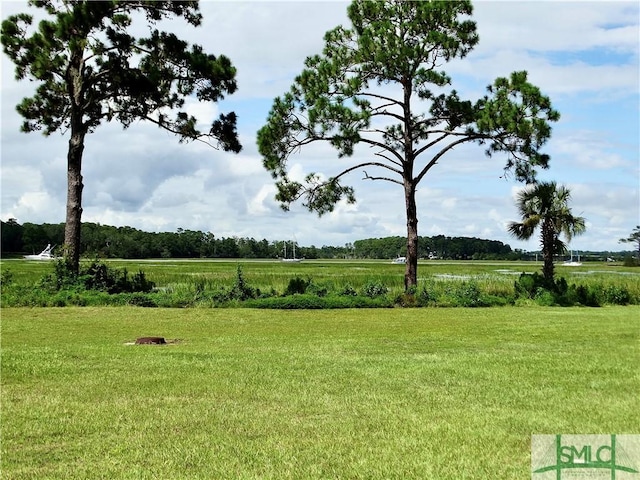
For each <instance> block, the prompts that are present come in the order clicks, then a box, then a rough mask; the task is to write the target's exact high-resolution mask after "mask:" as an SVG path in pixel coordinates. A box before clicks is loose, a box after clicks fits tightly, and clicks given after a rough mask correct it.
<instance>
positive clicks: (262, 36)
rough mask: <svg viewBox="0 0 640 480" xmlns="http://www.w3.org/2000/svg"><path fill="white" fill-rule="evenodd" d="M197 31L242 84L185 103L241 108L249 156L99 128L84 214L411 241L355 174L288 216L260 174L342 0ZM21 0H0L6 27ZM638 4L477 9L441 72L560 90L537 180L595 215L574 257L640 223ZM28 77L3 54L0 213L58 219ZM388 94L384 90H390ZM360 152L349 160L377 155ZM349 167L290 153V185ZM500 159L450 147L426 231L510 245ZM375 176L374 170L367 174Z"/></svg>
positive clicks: (214, 6)
mask: <svg viewBox="0 0 640 480" xmlns="http://www.w3.org/2000/svg"><path fill="white" fill-rule="evenodd" d="M200 5H201V9H202V12H203V15H204V24H203V26H202V28H199V29H191V28H187V27H186V26H184V24H183V23H184V22H168V23H164V24H163V26H166V27H167V28H171V29H174V30H175V31H176V32H177V33H178V34H179V35H181V36H184V38H186V39H187V40H189V41H190V42H194V43H199V44H201V45H203V47H204V49H205V51H208V52H211V53H214V54H225V55H227V56H228V57H229V58H230V59H231V60H232V62H233V64H234V65H235V66H236V68H237V69H238V76H237V79H238V85H239V90H238V92H237V93H236V94H234V95H232V96H229V97H228V98H227V99H226V100H225V101H224V102H222V103H220V104H218V105H216V104H202V103H199V102H196V101H195V100H190V101H189V102H188V103H187V110H188V111H189V112H191V113H193V114H195V115H196V117H197V118H198V119H200V120H201V122H202V124H203V128H204V126H205V125H206V126H208V124H210V122H211V120H212V119H213V118H215V117H216V116H217V115H218V114H219V112H229V111H231V110H236V111H242V112H243V115H240V116H239V123H238V128H239V133H240V137H241V140H242V143H243V145H244V149H243V152H242V153H241V154H240V155H233V154H229V153H225V152H221V151H218V150H214V149H212V148H210V147H207V146H206V145H203V144H200V143H197V142H196V143H191V144H179V143H178V141H177V139H176V138H175V137H174V136H173V135H171V134H168V133H166V132H163V131H162V130H160V129H159V128H157V127H156V126H155V125H152V124H144V123H136V124H134V125H132V126H131V128H129V129H128V130H124V131H123V130H122V128H121V127H120V126H119V125H117V124H107V125H103V126H100V127H99V128H98V129H97V131H96V133H94V134H92V135H89V136H88V137H87V141H86V146H85V158H84V167H83V175H84V181H85V190H84V200H85V205H84V207H85V211H84V217H83V218H84V220H85V221H99V222H100V223H103V224H114V225H117V226H121V225H130V226H133V227H137V228H142V229H147V230H152V231H159V230H175V229H176V228H178V227H181V228H192V229H200V230H208V231H211V232H213V233H214V234H215V235H216V236H218V237H220V236H234V235H237V236H250V237H254V238H267V239H270V240H275V239H284V238H291V237H292V236H294V235H295V237H296V239H297V241H298V242H299V243H301V244H303V245H311V244H315V245H318V246H321V245H344V244H345V243H348V242H353V241H354V240H357V239H360V238H369V237H381V236H387V235H405V234H406V220H405V217H404V198H403V192H402V188H401V187H400V186H398V185H393V184H389V183H387V182H371V181H363V180H362V176H363V174H362V172H361V171H357V172H353V173H352V174H351V175H349V176H348V177H345V183H346V184H348V185H352V186H354V188H355V189H356V197H357V199H358V203H357V204H356V205H347V204H346V203H344V202H343V203H340V204H339V205H338V206H337V207H336V209H335V211H334V212H332V213H331V214H328V215H325V216H323V217H321V218H318V217H317V215H316V214H314V213H310V212H307V211H306V210H305V209H304V208H302V207H301V206H300V205H299V204H295V205H292V207H291V211H290V212H283V211H282V210H281V209H280V208H279V206H278V205H277V202H276V201H275V200H274V199H273V196H274V193H275V187H274V186H273V180H272V179H271V177H270V175H269V173H268V172H266V171H265V170H264V168H263V166H262V160H261V158H260V156H259V154H258V152H257V149H256V145H255V133H256V129H257V128H259V126H260V124H261V122H263V121H264V120H265V119H266V117H267V113H268V110H269V108H270V104H271V101H272V100H273V98H274V97H275V96H277V95H281V94H283V93H285V92H286V91H287V90H288V89H289V87H290V85H291V82H292V80H293V78H294V77H295V76H296V75H297V74H299V73H300V71H301V70H302V68H303V61H304V58H305V57H306V56H308V55H311V54H315V53H320V51H321V49H322V46H323V35H324V33H325V32H326V31H327V30H329V29H331V28H334V27H335V26H337V25H339V24H345V23H346V22H345V20H346V13H345V12H346V6H347V3H346V2H257V1H254V2H201V4H200ZM24 6H25V3H22V2H3V3H2V16H3V18H4V17H5V16H6V15H7V14H9V13H15V12H19V11H23V10H24ZM638 9H639V7H638V4H637V3H635V2H553V3H551V2H509V3H508V4H507V3H504V2H476V3H475V15H474V19H475V20H476V21H477V23H478V28H479V33H480V43H479V45H478V47H477V48H476V50H475V51H474V52H472V54H471V55H469V56H468V57H467V58H466V59H464V60H462V61H456V62H453V63H452V64H450V65H449V66H444V67H443V68H445V69H446V70H447V71H448V72H449V73H450V74H451V75H452V76H453V79H454V87H455V88H457V89H458V91H459V92H460V93H461V96H468V97H469V98H471V99H475V98H477V97H478V96H480V95H483V94H484V88H485V86H486V84H488V83H489V82H491V81H492V80H493V79H494V78H495V77H496V76H504V75H508V74H509V73H510V72H512V71H514V70H518V69H526V70H528V71H529V76H530V80H531V81H532V82H533V83H535V84H537V85H539V86H540V87H541V89H542V90H543V92H544V93H546V94H549V95H551V98H552V100H553V102H554V105H558V108H560V107H561V114H562V120H561V122H559V123H558V124H557V126H556V128H555V129H554V136H553V138H552V140H551V142H550V143H549V144H548V151H549V153H550V154H551V156H552V160H551V168H550V169H549V170H548V171H545V172H543V173H542V174H541V179H553V180H557V181H558V182H560V183H565V184H568V185H570V187H571V188H572V191H573V193H574V195H573V206H574V209H575V212H576V213H578V214H581V215H584V216H585V217H586V218H587V220H588V227H589V228H588V230H587V233H586V234H585V235H584V236H582V237H579V238H577V239H576V240H575V241H574V243H575V245H576V248H580V249H598V248H609V249H618V248H621V247H620V245H619V244H618V243H617V240H618V239H619V238H621V237H623V236H625V235H627V234H628V233H629V231H631V229H632V228H633V227H634V226H635V225H637V223H638V218H640V211H639V210H640V208H639V206H638V205H639V203H640V202H639V193H638V190H639V188H638V183H639V182H638V175H639V171H638V167H639V159H638V151H639V150H640V145H639V143H638V142H639V140H638V135H637V131H638V111H639V110H640V109H639V108H638V91H639V90H640V88H639V87H640V85H639V84H640V81H639V79H638V71H639V70H638V48H639V47H638V42H637V39H638ZM33 88H34V84H32V83H30V82H22V83H17V82H15V81H14V80H13V67H12V66H11V64H10V63H9V62H8V60H7V58H6V56H3V57H2V104H1V108H2V127H3V128H2V131H1V132H0V135H1V140H2V165H1V167H0V169H1V175H2V204H1V209H0V216H2V218H3V220H6V219H7V218H9V217H15V218H18V220H19V221H21V222H25V221H30V222H60V221H63V220H64V214H65V209H64V202H65V195H66V173H65V164H66V147H67V137H65V136H61V135H59V134H54V135H52V136H51V137H49V138H45V137H43V136H41V135H39V134H37V133H34V134H28V135H27V134H22V133H19V132H18V129H19V125H20V123H21V122H20V119H19V117H18V115H17V114H16V113H15V104H16V103H17V102H18V101H19V100H20V99H21V98H22V97H24V96H28V95H31V94H32V92H33ZM385 88H388V87H385ZM370 154H371V150H370V149H368V148H358V149H357V150H356V154H355V156H354V159H355V160H358V159H360V160H361V159H366V158H369V157H367V155H370ZM354 159H352V160H348V159H337V158H336V153H335V151H334V150H333V149H332V148H330V147H328V146H326V145H322V146H317V147H313V148H305V149H303V150H302V151H301V152H300V153H299V154H297V155H294V156H292V157H291V159H290V167H291V169H290V176H291V178H292V179H294V180H298V181H301V180H303V179H304V177H305V176H306V174H307V173H309V172H311V171H314V172H318V173H320V174H322V175H323V178H326V177H328V176H331V175H335V174H336V173H337V172H339V171H341V169H343V168H344V167H345V166H347V165H349V162H350V161H353V160H354ZM503 163H504V158H498V157H496V158H494V159H487V158H485V156H484V153H483V148H482V147H478V146H476V145H469V146H465V147H464V148H457V149H456V150H455V151H452V152H450V154H449V155H447V156H446V157H445V158H443V159H442V161H441V162H439V164H438V165H436V166H435V167H434V168H433V170H432V171H430V172H429V173H428V174H427V175H426V176H425V178H424V180H423V182H422V183H421V184H420V185H419V188H418V196H417V201H418V216H419V222H420V223H419V233H420V235H439V234H444V235H449V236H455V235H472V236H487V237H490V238H493V239H497V240H500V241H503V242H505V243H509V244H510V245H512V247H515V248H526V249H537V248H538V246H537V243H538V241H537V239H532V240H531V241H529V242H517V241H515V240H513V239H512V238H510V237H509V236H508V234H507V233H506V230H505V225H506V223H507V222H508V221H511V220H515V219H517V211H516V209H515V206H514V204H515V193H516V192H517V191H518V190H519V188H521V187H520V186H518V185H515V184H513V183H509V181H505V180H500V178H499V177H500V176H501V175H502V173H503V172H502V165H503ZM368 173H369V174H373V172H371V171H369V172H368Z"/></svg>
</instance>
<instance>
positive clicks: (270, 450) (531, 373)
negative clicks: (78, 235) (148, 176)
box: [0, 307, 640, 479]
mask: <svg viewBox="0 0 640 480" xmlns="http://www.w3.org/2000/svg"><path fill="white" fill-rule="evenodd" d="M1 314H2V318H1V321H2V325H1V326H2V372H1V373H2V457H1V465H0V470H1V473H2V478H3V479H19V478H24V479H54V478H56V479H95V478H105V479H120V478H130V479H152V478H154V479H155V478H157V479H182V478H184V479H199V478H201V479H258V478H260V479H314V478H317V479H320V478H322V479H334V478H335V479H343V478H344V479H396V478H397V479H409V478H411V479H523V478H530V442H531V434H532V433H549V434H552V433H638V432H639V431H640V400H639V392H640V388H639V387H640V382H639V377H638V365H640V343H639V332H640V308H638V307H606V308H599V309H588V308H567V309H563V308H542V307H536V308H524V307H519V308H511V307H508V308H506V307H505V308H491V309H376V310H340V311H274V310H268V311H263V310H260V311H258V310H249V309H220V310H216V309H185V310H180V309H172V310H164V309H141V308H133V307H128V308H124V307H123V308H61V309H2V311H1ZM151 335H157V336H164V337H165V338H167V339H178V341H177V343H175V344H170V345H166V346H134V345H128V343H130V342H133V341H134V340H135V339H136V337H140V336H151Z"/></svg>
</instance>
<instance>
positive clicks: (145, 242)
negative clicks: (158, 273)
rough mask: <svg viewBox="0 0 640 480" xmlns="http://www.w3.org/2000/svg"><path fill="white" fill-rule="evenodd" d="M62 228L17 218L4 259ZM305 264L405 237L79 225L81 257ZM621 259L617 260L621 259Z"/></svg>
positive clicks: (356, 254)
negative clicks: (304, 241)
mask: <svg viewBox="0 0 640 480" xmlns="http://www.w3.org/2000/svg"><path fill="white" fill-rule="evenodd" d="M63 242H64V223H58V224H51V223H43V224H35V223H28V222H25V223H24V224H19V223H18V222H17V221H16V220H15V219H9V220H8V221H7V222H2V244H1V253H2V256H3V257H5V256H8V255H13V254H15V255H22V254H32V253H39V252H40V251H42V249H43V248H44V247H45V246H46V245H47V244H51V245H56V246H58V247H60V246H62V244H63ZM285 243H286V251H287V256H288V257H291V256H292V253H293V247H294V245H295V251H296V257H298V258H307V259H330V258H354V259H376V258H388V259H392V258H396V257H398V256H405V254H406V238H405V237H385V238H368V239H364V240H356V241H355V242H353V243H347V244H346V245H344V246H339V247H338V246H327V245H323V246H322V247H316V246H314V245H312V246H310V247H305V246H301V245H298V244H297V243H295V242H292V241H291V240H278V241H269V240H265V239H262V240H256V239H254V238H241V237H228V238H225V237H216V236H215V235H214V234H213V233H211V232H201V231H194V230H183V229H181V228H179V229H178V230H177V231H176V232H160V233H150V232H144V231H142V230H138V229H135V228H132V227H113V226H109V225H100V224H97V223H83V224H82V243H81V253H82V255H84V256H85V257H94V256H97V257H100V258H130V259H136V258H278V257H282V256H283V255H284V249H285ZM589 253H590V254H589V255H588V257H587V254H586V252H584V256H583V257H582V259H583V260H584V261H588V260H604V259H606V258H607V257H608V256H613V257H614V258H615V259H618V256H620V255H619V254H613V253H611V252H589ZM418 255H419V258H423V259H425V258H438V259H443V260H535V259H536V257H535V255H536V252H524V251H522V250H518V249H516V250H512V249H511V247H510V246H509V245H506V244H504V243H502V242H499V241H496V240H484V239H480V238H470V237H447V236H444V235H437V236H434V237H419V239H418ZM621 258H622V257H620V259H621Z"/></svg>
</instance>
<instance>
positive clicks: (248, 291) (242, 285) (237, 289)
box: [229, 265, 260, 301]
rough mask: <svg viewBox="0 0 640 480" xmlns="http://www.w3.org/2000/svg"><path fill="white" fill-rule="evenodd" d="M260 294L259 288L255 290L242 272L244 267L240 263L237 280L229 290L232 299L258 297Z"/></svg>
mask: <svg viewBox="0 0 640 480" xmlns="http://www.w3.org/2000/svg"><path fill="white" fill-rule="evenodd" d="M259 295H260V291H259V290H255V289H253V288H252V287H250V286H249V284H248V283H247V281H246V280H245V278H244V274H243V273H242V267H241V266H240V265H238V268H237V270H236V281H235V283H234V285H233V287H232V288H231V291H230V292H229V299H230V300H241V301H242V300H247V299H249V298H256V297H257V296H259Z"/></svg>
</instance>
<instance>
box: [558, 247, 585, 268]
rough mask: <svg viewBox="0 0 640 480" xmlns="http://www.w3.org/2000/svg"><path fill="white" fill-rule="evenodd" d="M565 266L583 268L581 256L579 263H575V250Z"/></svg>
mask: <svg viewBox="0 0 640 480" xmlns="http://www.w3.org/2000/svg"><path fill="white" fill-rule="evenodd" d="M563 265H564V266H565V267H579V266H581V265H582V262H581V261H580V255H578V261H575V260H574V259H573V250H571V258H570V259H569V260H567V261H566V262H564V263H563Z"/></svg>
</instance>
